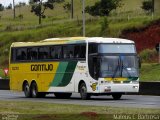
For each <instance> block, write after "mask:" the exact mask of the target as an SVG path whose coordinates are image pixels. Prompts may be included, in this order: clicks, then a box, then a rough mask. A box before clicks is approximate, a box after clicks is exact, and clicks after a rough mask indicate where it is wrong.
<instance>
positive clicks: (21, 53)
mask: <svg viewBox="0 0 160 120" xmlns="http://www.w3.org/2000/svg"><path fill="white" fill-rule="evenodd" d="M26 59H27V49H26V48H18V49H17V50H16V60H17V61H22V60H26Z"/></svg>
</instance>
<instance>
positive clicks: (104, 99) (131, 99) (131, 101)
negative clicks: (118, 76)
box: [0, 90, 160, 109]
mask: <svg viewBox="0 0 160 120" xmlns="http://www.w3.org/2000/svg"><path fill="white" fill-rule="evenodd" d="M0 100H5V101H7V100H8V101H34V102H47V103H59V104H77V105H91V106H93V105H94V106H112V107H134V108H158V109H160V96H143V95H123V96H122V98H121V100H113V99H112V97H111V96H92V97H91V99H90V100H81V98H80V95H79V94H77V93H74V94H72V96H71V98H70V99H56V98H55V96H54V95H53V94H50V95H47V96H46V98H25V97H24V94H23V93H22V92H11V91H9V90H0Z"/></svg>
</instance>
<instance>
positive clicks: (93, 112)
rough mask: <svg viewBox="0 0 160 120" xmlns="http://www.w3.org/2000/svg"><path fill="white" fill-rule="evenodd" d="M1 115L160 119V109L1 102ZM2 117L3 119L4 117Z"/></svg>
mask: <svg viewBox="0 0 160 120" xmlns="http://www.w3.org/2000/svg"><path fill="white" fill-rule="evenodd" d="M0 106H1V107H0V113H1V115H3V116H4V115H6V113H7V114H9V115H17V116H18V117H19V118H20V119H21V120H27V119H30V120H35V119H38V120H51V119H54V120H62V119H63V120H64V119H67V120H72V119H76V120H104V119H110V120H112V119H114V117H115V115H127V116H130V117H131V115H134V118H133V117H131V119H136V118H137V119H138V117H136V116H137V115H143V114H145V115H147V114H148V115H151V114H153V115H158V116H159V117H160V114H159V113H160V109H146V108H145V109H144V108H116V107H108V106H103V107H98V106H83V105H64V104H63V105H62V104H51V103H43V102H24V101H23V102H15V101H0ZM3 116H2V117H3Z"/></svg>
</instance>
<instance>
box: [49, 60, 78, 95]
mask: <svg viewBox="0 0 160 120" xmlns="http://www.w3.org/2000/svg"><path fill="white" fill-rule="evenodd" d="M76 66H77V61H64V62H60V63H59V66H58V68H57V71H56V75H55V77H54V78H53V81H52V82H51V84H50V88H49V91H48V92H74V79H75V78H74V77H73V75H74V74H75V69H76Z"/></svg>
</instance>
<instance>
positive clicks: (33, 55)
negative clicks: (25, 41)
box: [27, 47, 38, 60]
mask: <svg viewBox="0 0 160 120" xmlns="http://www.w3.org/2000/svg"><path fill="white" fill-rule="evenodd" d="M27 59H28V60H37V59H38V48H37V47H33V48H29V49H28V51H27Z"/></svg>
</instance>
